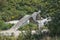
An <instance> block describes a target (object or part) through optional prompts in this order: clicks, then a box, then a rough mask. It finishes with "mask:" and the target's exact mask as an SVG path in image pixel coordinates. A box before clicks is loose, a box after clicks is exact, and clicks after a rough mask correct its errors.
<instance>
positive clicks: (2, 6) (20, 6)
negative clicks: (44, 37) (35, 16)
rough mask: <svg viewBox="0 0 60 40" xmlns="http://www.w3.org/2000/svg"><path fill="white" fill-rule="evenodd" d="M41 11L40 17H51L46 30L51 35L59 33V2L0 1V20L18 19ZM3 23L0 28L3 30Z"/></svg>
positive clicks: (37, 0) (51, 0) (38, 0)
mask: <svg viewBox="0 0 60 40" xmlns="http://www.w3.org/2000/svg"><path fill="white" fill-rule="evenodd" d="M38 10H41V16H42V17H48V16H51V18H52V21H51V23H50V24H49V25H48V28H49V29H50V31H51V32H52V34H59V33H60V16H59V15H60V0H0V20H4V21H10V20H15V19H20V18H22V17H23V16H24V15H26V14H32V13H33V12H35V11H38ZM3 26H4V27H6V26H7V25H5V24H4V23H3V22H0V27H2V28H4V27H3ZM0 29H1V28H0Z"/></svg>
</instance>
